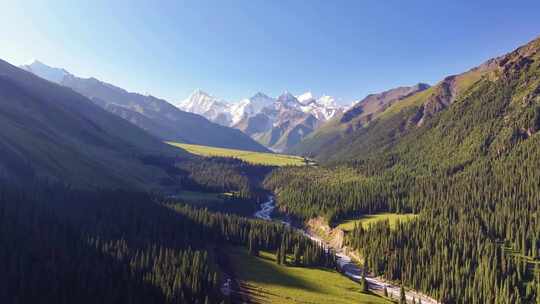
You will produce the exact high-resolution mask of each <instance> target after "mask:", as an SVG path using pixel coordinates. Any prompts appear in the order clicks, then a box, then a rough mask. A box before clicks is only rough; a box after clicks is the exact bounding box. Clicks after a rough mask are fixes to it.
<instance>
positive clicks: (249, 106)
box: [229, 92, 275, 125]
mask: <svg viewBox="0 0 540 304" xmlns="http://www.w3.org/2000/svg"><path fill="white" fill-rule="evenodd" d="M274 102H275V99H273V98H271V97H268V96H267V95H265V94H263V93H261V92H259V93H257V94H255V95H253V97H251V98H245V99H242V100H240V101H239V102H237V103H234V104H232V105H231V108H230V112H229V113H230V114H231V118H232V121H231V125H235V124H237V123H238V122H239V121H240V120H242V118H244V117H245V116H247V117H250V116H253V115H256V114H258V113H260V112H261V111H262V110H263V109H264V108H266V107H270V106H272V104H274Z"/></svg>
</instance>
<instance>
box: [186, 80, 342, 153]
mask: <svg viewBox="0 0 540 304" xmlns="http://www.w3.org/2000/svg"><path fill="white" fill-rule="evenodd" d="M176 106H177V107H178V108H180V109H182V110H184V111H187V112H192V113H196V114H200V115H203V116H204V117H206V118H208V119H209V120H211V121H213V122H215V123H219V124H221V125H225V126H230V127H233V128H236V129H239V130H241V131H242V132H244V133H245V134H248V135H249V136H251V137H252V138H254V139H255V140H257V141H258V142H259V143H261V144H263V145H264V146H266V147H268V148H270V149H271V150H274V151H285V150H287V149H289V148H291V147H293V146H295V145H297V144H298V143H300V142H301V141H302V140H303V139H304V138H305V137H306V136H308V135H309V134H310V133H312V132H313V131H314V130H316V129H317V128H318V127H319V126H321V125H322V124H323V123H324V122H326V121H328V120H330V119H332V118H333V117H334V116H336V115H338V114H340V113H342V112H343V111H344V109H345V108H346V107H343V106H339V105H338V104H337V103H336V100H335V98H333V97H331V96H321V97H318V98H316V97H314V96H313V94H312V93H311V92H306V93H304V94H302V95H299V96H294V95H292V94H291V93H289V92H284V93H283V94H281V95H280V96H278V97H277V98H272V97H269V96H267V95H265V94H264V93H260V92H259V93H257V94H255V95H254V96H252V97H250V98H245V99H242V100H240V101H238V102H235V103H230V102H227V101H224V100H222V99H219V98H216V97H214V96H211V95H210V94H208V93H206V92H204V91H201V90H197V91H195V92H193V93H192V94H191V95H190V96H189V97H188V98H186V99H185V100H183V101H181V102H178V103H176Z"/></svg>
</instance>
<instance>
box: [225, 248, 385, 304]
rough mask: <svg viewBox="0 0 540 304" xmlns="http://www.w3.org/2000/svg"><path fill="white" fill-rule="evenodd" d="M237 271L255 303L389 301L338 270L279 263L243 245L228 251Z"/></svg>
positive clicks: (380, 303) (361, 303) (358, 303)
mask: <svg viewBox="0 0 540 304" xmlns="http://www.w3.org/2000/svg"><path fill="white" fill-rule="evenodd" d="M229 252H230V253H229V255H230V259H231V262H232V263H233V265H235V266H234V267H235V272H236V275H237V277H238V279H239V280H241V281H242V282H243V286H244V287H245V289H247V290H248V291H249V294H250V297H251V298H252V299H253V300H254V302H255V303H280V304H287V303H336V304H349V303H356V304H390V303H392V302H390V301H388V300H385V299H384V298H381V297H379V296H377V295H372V294H364V293H361V292H360V284H358V283H356V282H353V281H351V280H350V279H348V278H346V277H344V276H343V275H341V274H339V273H338V272H336V271H335V270H327V269H314V268H303V267H287V266H281V265H277V264H276V263H275V256H274V255H273V254H270V253H267V252H261V257H254V256H251V255H249V254H248V253H247V251H246V250H245V249H243V248H238V247H235V248H231V249H230V250H229Z"/></svg>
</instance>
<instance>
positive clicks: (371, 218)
mask: <svg viewBox="0 0 540 304" xmlns="http://www.w3.org/2000/svg"><path fill="white" fill-rule="evenodd" d="M417 216H418V215H416V214H412V213H406V214H397V213H378V214H367V215H363V216H361V217H360V218H357V219H350V220H346V221H344V222H343V223H341V224H339V225H338V226H337V228H340V229H341V230H343V231H351V230H353V229H354V225H355V224H356V225H362V227H363V228H368V227H369V225H372V224H374V223H376V222H379V221H386V220H388V221H389V222H390V228H392V229H394V228H395V227H396V224H397V222H398V221H400V222H402V223H403V222H407V221H410V220H412V219H414V218H415V217H417Z"/></svg>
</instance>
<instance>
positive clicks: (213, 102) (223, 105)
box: [175, 90, 231, 126]
mask: <svg viewBox="0 0 540 304" xmlns="http://www.w3.org/2000/svg"><path fill="white" fill-rule="evenodd" d="M175 105H176V106H177V107H178V108H180V109H181V110H184V111H186V112H191V113H195V114H199V115H202V116H204V117H206V118H207V119H209V120H210V121H213V122H215V123H218V124H220V125H224V126H229V125H230V124H231V115H230V113H229V108H230V107H231V105H230V104H228V103H227V102H226V101H223V100H219V99H217V98H215V97H213V96H211V95H209V94H208V93H206V92H204V91H202V90H197V91H195V92H193V93H192V94H191V95H190V96H189V97H188V98H187V99H185V100H183V101H181V102H179V103H177V104H175Z"/></svg>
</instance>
